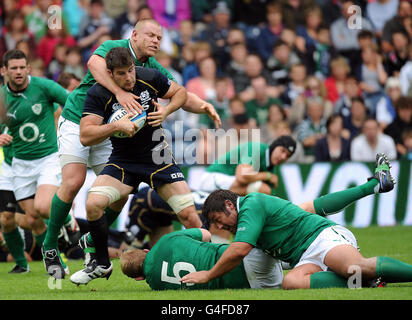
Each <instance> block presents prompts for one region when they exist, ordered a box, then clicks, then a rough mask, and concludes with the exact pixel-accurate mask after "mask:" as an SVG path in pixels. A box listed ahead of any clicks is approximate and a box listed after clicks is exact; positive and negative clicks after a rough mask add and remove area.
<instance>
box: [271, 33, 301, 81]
mask: <svg viewBox="0 0 412 320" xmlns="http://www.w3.org/2000/svg"><path fill="white" fill-rule="evenodd" d="M299 62H300V60H299V58H298V57H297V55H296V54H293V52H292V50H291V48H290V47H289V45H288V44H287V43H286V42H285V41H283V40H280V39H279V40H277V41H276V43H275V45H274V47H273V54H272V56H270V57H269V59H268V60H267V63H266V67H267V70H269V72H270V75H271V78H270V79H271V83H273V84H276V85H284V86H286V85H287V83H288V82H289V81H290V77H289V72H290V68H291V67H292V65H294V64H296V63H299Z"/></svg>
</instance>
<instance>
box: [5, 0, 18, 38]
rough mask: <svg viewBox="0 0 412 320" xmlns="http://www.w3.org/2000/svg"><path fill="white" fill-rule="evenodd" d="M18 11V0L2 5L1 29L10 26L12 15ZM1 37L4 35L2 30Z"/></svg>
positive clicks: (7, 1) (7, 0)
mask: <svg viewBox="0 0 412 320" xmlns="http://www.w3.org/2000/svg"><path fill="white" fill-rule="evenodd" d="M16 11H18V6H17V1H16V0H4V1H2V2H1V3H0V28H1V27H6V26H7V25H9V23H10V18H11V16H12V14H13V13H14V12H16ZM23 15H24V13H23ZM0 35H2V30H1V29H0Z"/></svg>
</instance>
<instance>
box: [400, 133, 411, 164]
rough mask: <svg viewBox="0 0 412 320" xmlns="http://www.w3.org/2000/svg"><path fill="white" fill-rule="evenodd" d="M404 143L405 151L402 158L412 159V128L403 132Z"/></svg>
mask: <svg viewBox="0 0 412 320" xmlns="http://www.w3.org/2000/svg"><path fill="white" fill-rule="evenodd" d="M402 143H403V145H404V146H405V153H404V154H402V156H401V159H405V160H409V161H412V128H408V129H406V130H405V131H404V132H403V133H402Z"/></svg>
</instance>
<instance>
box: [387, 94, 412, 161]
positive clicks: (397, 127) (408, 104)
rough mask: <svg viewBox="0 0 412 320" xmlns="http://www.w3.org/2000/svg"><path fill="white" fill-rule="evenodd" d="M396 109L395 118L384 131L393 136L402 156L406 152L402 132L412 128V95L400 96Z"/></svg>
mask: <svg viewBox="0 0 412 320" xmlns="http://www.w3.org/2000/svg"><path fill="white" fill-rule="evenodd" d="M395 109H396V117H395V120H394V121H393V122H392V123H391V124H389V125H388V126H387V127H386V129H385V131H384V132H385V133H386V134H387V135H389V136H391V137H392V138H393V140H394V141H395V144H396V150H397V152H398V154H399V155H400V156H402V155H404V154H405V153H406V147H405V145H404V144H403V141H402V134H403V132H404V131H405V130H408V129H411V128H412V97H400V98H399V99H398V100H397V101H396V103H395Z"/></svg>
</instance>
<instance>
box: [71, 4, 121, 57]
mask: <svg viewBox="0 0 412 320" xmlns="http://www.w3.org/2000/svg"><path fill="white" fill-rule="evenodd" d="M113 26H114V21H113V19H112V18H110V17H109V16H108V15H107V14H106V13H105V12H104V4H103V0H91V1H90V5H89V8H88V13H87V15H86V16H84V17H83V19H82V21H81V22H80V26H79V35H78V46H79V47H80V49H81V52H82V59H83V61H88V60H89V57H90V56H91V54H92V48H93V44H94V43H95V42H96V41H97V39H98V38H99V37H100V36H101V35H103V34H106V33H110V32H111V31H112V29H113Z"/></svg>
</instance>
